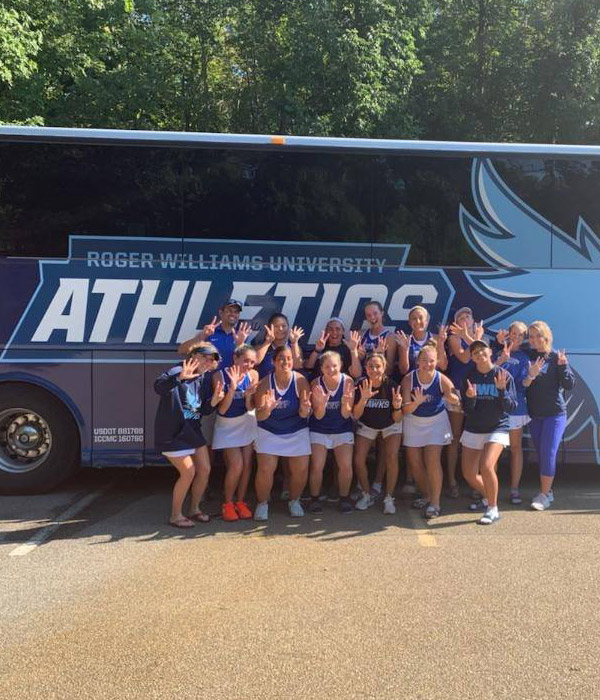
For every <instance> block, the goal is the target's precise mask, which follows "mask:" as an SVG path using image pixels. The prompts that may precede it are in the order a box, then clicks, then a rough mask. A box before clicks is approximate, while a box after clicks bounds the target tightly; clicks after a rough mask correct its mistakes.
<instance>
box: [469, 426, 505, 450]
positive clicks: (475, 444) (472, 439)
mask: <svg viewBox="0 0 600 700" xmlns="http://www.w3.org/2000/svg"><path fill="white" fill-rule="evenodd" d="M488 442H497V443H498V444H499V445H502V446H503V447H508V446H509V444H510V438H509V437H508V433H471V432H469V431H468V430H463V434H462V435H461V436H460V444H461V445H464V446H465V447H470V448H471V449H473V450H483V446H484V445H485V444H486V443H488Z"/></svg>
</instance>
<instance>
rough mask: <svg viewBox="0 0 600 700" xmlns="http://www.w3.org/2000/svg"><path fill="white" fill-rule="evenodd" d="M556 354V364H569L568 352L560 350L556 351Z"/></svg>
mask: <svg viewBox="0 0 600 700" xmlns="http://www.w3.org/2000/svg"><path fill="white" fill-rule="evenodd" d="M556 356H557V360H556V364H558V365H566V364H567V362H568V361H567V353H566V351H565V350H559V351H558V352H557V353H556Z"/></svg>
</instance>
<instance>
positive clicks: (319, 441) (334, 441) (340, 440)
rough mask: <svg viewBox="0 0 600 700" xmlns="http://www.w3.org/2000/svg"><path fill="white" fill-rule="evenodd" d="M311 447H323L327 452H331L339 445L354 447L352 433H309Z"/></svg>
mask: <svg viewBox="0 0 600 700" xmlns="http://www.w3.org/2000/svg"><path fill="white" fill-rule="evenodd" d="M310 443H311V445H323V447H326V448H327V449H328V450H333V449H334V448H336V447H339V446H340V445H354V433H332V434H327V433H315V432H313V431H312V430H311V431H310Z"/></svg>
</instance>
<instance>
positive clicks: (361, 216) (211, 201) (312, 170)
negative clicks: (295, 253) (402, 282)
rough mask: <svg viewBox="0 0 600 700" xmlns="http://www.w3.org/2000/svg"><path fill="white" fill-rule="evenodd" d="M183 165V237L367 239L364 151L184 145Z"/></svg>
mask: <svg viewBox="0 0 600 700" xmlns="http://www.w3.org/2000/svg"><path fill="white" fill-rule="evenodd" d="M183 172H184V185H183V187H184V190H185V235H186V237H188V238H230V239H231V238H233V239H236V238H241V239H244V240H276V241H285V240H295V241H306V242H315V241H317V242H318V241H339V242H342V241H353V242H368V241H369V240H370V239H371V233H372V224H371V201H370V175H369V173H370V165H369V158H368V157H366V156H364V155H344V154H330V153H323V152H321V153H299V152H294V153H283V152H269V153H267V152H258V151H250V150H247V151H227V152H224V151H207V150H189V151H187V152H186V153H185V156H184V168H183Z"/></svg>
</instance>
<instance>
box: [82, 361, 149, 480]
mask: <svg viewBox="0 0 600 700" xmlns="http://www.w3.org/2000/svg"><path fill="white" fill-rule="evenodd" d="M114 355H115V353H114V352H103V351H94V354H93V360H94V362H93V370H92V397H93V416H94V426H93V451H92V462H93V465H94V466H95V467H119V466H127V467H141V466H143V456H144V356H143V353H141V352H127V351H122V352H119V360H120V361H119V362H114ZM110 358H113V361H112V362H106V360H108V359H110Z"/></svg>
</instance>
